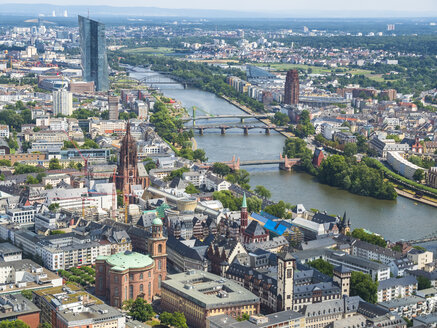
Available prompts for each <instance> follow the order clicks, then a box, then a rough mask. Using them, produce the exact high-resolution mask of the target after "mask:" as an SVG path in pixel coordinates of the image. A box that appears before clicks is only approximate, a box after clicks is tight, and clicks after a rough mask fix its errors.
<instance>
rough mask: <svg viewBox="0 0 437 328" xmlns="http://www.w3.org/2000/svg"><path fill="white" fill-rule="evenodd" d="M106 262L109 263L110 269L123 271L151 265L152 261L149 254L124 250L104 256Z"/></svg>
mask: <svg viewBox="0 0 437 328" xmlns="http://www.w3.org/2000/svg"><path fill="white" fill-rule="evenodd" d="M106 262H108V263H109V264H111V265H112V266H113V267H112V270H116V271H124V270H127V269H140V268H144V267H147V266H149V265H152V264H153V263H154V262H153V260H152V258H151V257H150V256H149V255H144V254H141V253H136V252H131V251H126V252H120V253H116V254H113V255H111V256H108V257H106Z"/></svg>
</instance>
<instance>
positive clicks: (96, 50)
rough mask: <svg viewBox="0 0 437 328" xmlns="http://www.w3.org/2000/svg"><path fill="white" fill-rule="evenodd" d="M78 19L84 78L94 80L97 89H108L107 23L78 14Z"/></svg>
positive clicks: (89, 80) (88, 80)
mask: <svg viewBox="0 0 437 328" xmlns="http://www.w3.org/2000/svg"><path fill="white" fill-rule="evenodd" d="M78 20H79V34H80V53H81V57H82V76H83V79H84V81H87V82H91V81H93V82H94V85H95V86H96V90H97V91H106V90H108V89H109V73H108V58H107V56H106V37H105V25H104V24H102V23H99V22H97V21H94V20H92V19H89V18H86V17H83V16H78Z"/></svg>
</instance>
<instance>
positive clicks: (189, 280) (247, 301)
mask: <svg viewBox="0 0 437 328" xmlns="http://www.w3.org/2000/svg"><path fill="white" fill-rule="evenodd" d="M167 278H168V279H167V280H166V281H163V282H162V295H161V306H162V308H163V310H165V311H168V312H176V311H179V312H183V313H184V314H185V317H186V319H187V324H188V325H190V326H195V327H199V328H205V327H207V318H208V317H210V316H216V315H219V314H226V315H230V316H232V317H233V318H237V317H240V316H242V315H243V314H248V315H253V314H258V313H259V306H260V301H259V298H258V297H257V296H255V295H254V294H252V293H251V292H249V291H247V290H246V289H245V288H243V287H241V286H240V285H238V284H236V283H235V282H233V281H229V280H226V279H223V278H222V277H220V276H217V275H215V274H212V273H209V272H204V271H195V270H190V271H187V272H184V273H178V274H173V275H169V276H168V277H167Z"/></svg>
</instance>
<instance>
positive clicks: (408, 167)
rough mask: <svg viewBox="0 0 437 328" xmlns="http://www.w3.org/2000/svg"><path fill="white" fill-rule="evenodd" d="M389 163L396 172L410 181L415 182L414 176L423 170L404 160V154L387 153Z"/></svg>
mask: <svg viewBox="0 0 437 328" xmlns="http://www.w3.org/2000/svg"><path fill="white" fill-rule="evenodd" d="M387 162H388V163H389V164H390V166H391V167H392V168H393V170H394V171H395V172H397V173H399V174H400V175H402V176H404V177H406V178H407V179H410V180H414V179H413V176H414V173H416V171H417V170H419V169H422V170H423V168H421V167H420V166H417V165H415V164H413V163H411V162H410V161H409V160H408V159H406V158H404V154H403V153H402V152H397V151H389V152H387Z"/></svg>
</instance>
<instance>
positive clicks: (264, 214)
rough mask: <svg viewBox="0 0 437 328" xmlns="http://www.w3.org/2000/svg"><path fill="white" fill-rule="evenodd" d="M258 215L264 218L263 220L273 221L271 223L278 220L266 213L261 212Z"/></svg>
mask: <svg viewBox="0 0 437 328" xmlns="http://www.w3.org/2000/svg"><path fill="white" fill-rule="evenodd" d="M260 214H261V215H262V216H264V217H265V218H267V219H269V220H273V221H275V220H279V218H277V217H276V216H274V215H271V214H269V213H267V212H264V211H261V213H260Z"/></svg>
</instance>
